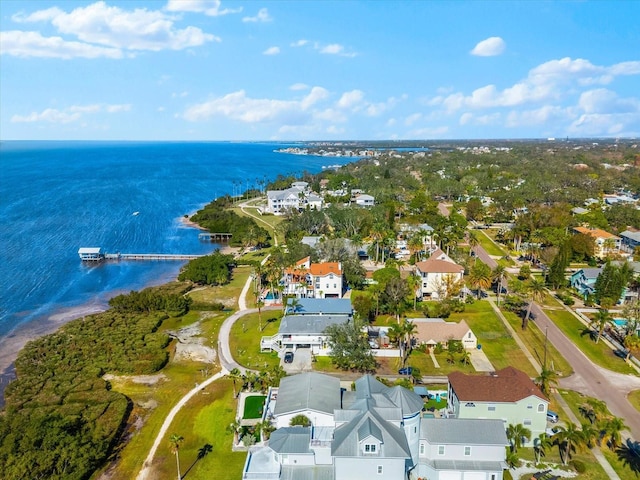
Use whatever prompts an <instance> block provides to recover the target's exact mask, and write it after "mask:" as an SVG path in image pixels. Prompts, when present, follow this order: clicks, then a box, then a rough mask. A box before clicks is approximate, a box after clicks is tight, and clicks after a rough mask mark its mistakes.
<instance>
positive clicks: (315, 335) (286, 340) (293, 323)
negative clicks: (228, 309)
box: [260, 298, 353, 356]
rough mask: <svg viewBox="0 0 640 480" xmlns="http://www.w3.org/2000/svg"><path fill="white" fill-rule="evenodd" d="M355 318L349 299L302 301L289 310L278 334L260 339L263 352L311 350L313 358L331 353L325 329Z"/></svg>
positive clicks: (287, 308)
mask: <svg viewBox="0 0 640 480" xmlns="http://www.w3.org/2000/svg"><path fill="white" fill-rule="evenodd" d="M352 319H353V308H352V306H351V300H350V299H348V298H346V299H342V298H330V299H325V298H322V299H320V298H300V299H297V300H296V301H295V304H289V305H288V306H287V307H286V311H285V316H284V317H282V320H280V327H279V328H278V333H276V334H275V335H272V336H270V337H262V339H261V340H260V349H261V351H263V352H265V351H277V352H283V351H284V350H296V349H298V348H310V349H311V352H312V353H313V354H314V355H320V356H323V355H328V354H329V353H330V351H331V350H330V348H329V342H328V336H327V335H326V334H325V330H326V329H327V327H329V326H330V325H336V324H338V325H342V324H344V323H347V322H349V321H351V320H352Z"/></svg>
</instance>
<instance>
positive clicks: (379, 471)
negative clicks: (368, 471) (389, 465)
mask: <svg viewBox="0 0 640 480" xmlns="http://www.w3.org/2000/svg"><path fill="white" fill-rule="evenodd" d="M378 475H382V465H378Z"/></svg>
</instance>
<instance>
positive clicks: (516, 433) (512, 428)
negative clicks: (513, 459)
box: [507, 423, 531, 452]
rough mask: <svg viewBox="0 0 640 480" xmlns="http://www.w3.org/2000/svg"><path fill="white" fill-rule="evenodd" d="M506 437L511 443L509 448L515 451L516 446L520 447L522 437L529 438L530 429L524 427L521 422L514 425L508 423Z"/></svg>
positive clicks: (516, 449)
mask: <svg viewBox="0 0 640 480" xmlns="http://www.w3.org/2000/svg"><path fill="white" fill-rule="evenodd" d="M507 438H508V439H509V443H510V444H511V450H512V451H513V452H517V451H518V448H520V447H522V444H523V443H524V442H523V439H526V440H529V439H530V438H531V430H529V429H528V428H526V427H525V426H524V425H522V424H521V423H518V424H516V425H514V424H509V426H508V427H507Z"/></svg>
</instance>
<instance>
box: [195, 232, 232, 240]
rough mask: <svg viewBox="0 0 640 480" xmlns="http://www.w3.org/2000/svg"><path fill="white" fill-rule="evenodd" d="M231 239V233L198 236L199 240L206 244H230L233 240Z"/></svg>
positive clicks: (203, 233)
mask: <svg viewBox="0 0 640 480" xmlns="http://www.w3.org/2000/svg"><path fill="white" fill-rule="evenodd" d="M231 237H232V234H231V233H211V232H202V233H199V234H198V240H201V241H204V242H228V241H229V240H231Z"/></svg>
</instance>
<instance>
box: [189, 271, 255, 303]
mask: <svg viewBox="0 0 640 480" xmlns="http://www.w3.org/2000/svg"><path fill="white" fill-rule="evenodd" d="M251 271H252V268H251V267H249V266H239V267H238V268H235V269H234V270H233V276H232V278H231V282H230V283H229V284H228V285H223V286H215V287H197V288H195V289H193V290H192V291H191V292H189V294H188V295H189V296H190V297H191V298H192V299H193V301H194V303H196V304H202V305H207V304H209V305H211V304H214V303H223V304H224V305H225V307H226V308H237V305H238V298H239V297H240V293H241V292H242V288H243V287H244V284H245V283H246V281H247V277H248V276H249V275H250V274H251ZM247 299H248V300H249V299H251V295H247Z"/></svg>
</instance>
